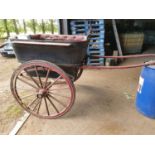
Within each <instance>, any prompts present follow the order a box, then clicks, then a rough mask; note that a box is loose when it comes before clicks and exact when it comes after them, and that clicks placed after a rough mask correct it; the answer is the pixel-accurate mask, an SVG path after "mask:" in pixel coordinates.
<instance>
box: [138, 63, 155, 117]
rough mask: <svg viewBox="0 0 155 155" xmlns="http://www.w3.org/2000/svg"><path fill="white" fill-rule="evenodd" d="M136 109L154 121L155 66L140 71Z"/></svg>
mask: <svg viewBox="0 0 155 155" xmlns="http://www.w3.org/2000/svg"><path fill="white" fill-rule="evenodd" d="M136 108H137V110H138V111H139V112H140V113H142V114H143V115H145V116H147V117H149V118H153V119H155V66H145V67H143V69H142V72H141V75H140V78H139V85H138V90H137V97H136Z"/></svg>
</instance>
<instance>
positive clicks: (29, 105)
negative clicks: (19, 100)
mask: <svg viewBox="0 0 155 155" xmlns="http://www.w3.org/2000/svg"><path fill="white" fill-rule="evenodd" d="M38 99H39V98H35V99H34V100H33V101H32V102H31V103H29V104H28V106H27V107H28V108H29V109H30V107H31V106H32V105H33V104H34V103H35V102H36V101H37V100H38Z"/></svg>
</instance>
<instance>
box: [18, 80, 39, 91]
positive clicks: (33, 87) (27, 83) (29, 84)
mask: <svg viewBox="0 0 155 155" xmlns="http://www.w3.org/2000/svg"><path fill="white" fill-rule="evenodd" d="M17 78H18V80H20V81H22V82H24V83H26V84H27V85H29V86H31V87H33V88H35V89H38V88H37V87H36V86H34V85H33V84H31V83H29V82H27V81H25V80H23V79H21V78H19V77H17Z"/></svg>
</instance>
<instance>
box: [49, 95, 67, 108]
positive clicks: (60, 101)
mask: <svg viewBox="0 0 155 155" xmlns="http://www.w3.org/2000/svg"><path fill="white" fill-rule="evenodd" d="M49 97H51V98H52V99H53V100H55V101H56V102H58V103H59V104H60V105H62V106H63V107H64V108H66V107H67V106H66V105H65V104H64V103H62V102H61V101H59V100H58V99H56V98H55V97H54V96H52V95H50V94H49Z"/></svg>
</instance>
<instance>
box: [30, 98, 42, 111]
mask: <svg viewBox="0 0 155 155" xmlns="http://www.w3.org/2000/svg"><path fill="white" fill-rule="evenodd" d="M41 101H42V100H41V99H39V102H38V103H37V104H36V105H35V107H34V108H33V110H32V111H35V110H36V108H37V106H38V105H40V104H41ZM39 107H40V106H39Z"/></svg>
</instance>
